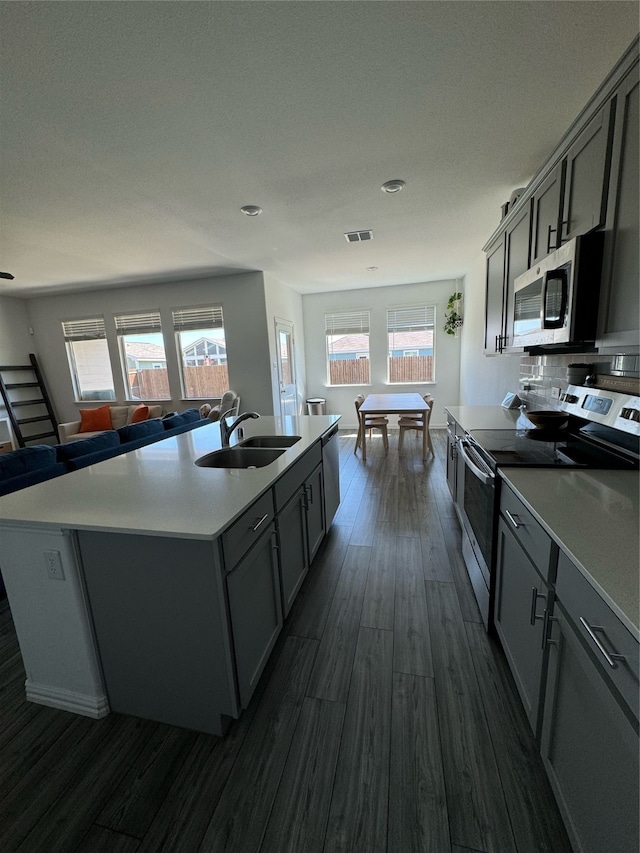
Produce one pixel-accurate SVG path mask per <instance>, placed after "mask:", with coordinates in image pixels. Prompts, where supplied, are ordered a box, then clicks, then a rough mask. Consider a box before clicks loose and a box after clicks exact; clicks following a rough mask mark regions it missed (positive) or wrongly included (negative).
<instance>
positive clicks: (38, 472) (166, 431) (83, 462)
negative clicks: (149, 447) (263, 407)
mask: <svg viewBox="0 0 640 853" xmlns="http://www.w3.org/2000/svg"><path fill="white" fill-rule="evenodd" d="M210 423H211V421H210V420H209V419H208V418H201V417H200V412H199V411H198V409H187V410H186V411H184V412H181V413H180V414H178V413H173V414H172V415H168V416H165V417H164V418H162V419H161V418H152V419H151V420H147V421H140V422H139V423H137V424H129V425H127V426H123V427H121V428H120V429H114V430H107V431H105V432H101V433H99V434H98V435H94V436H92V437H91V438H84V439H80V440H79V441H71V442H68V443H65V444H56V445H49V444H38V445H34V446H32V447H22V448H20V449H19V450H13V451H11V452H10V453H5V454H2V455H0V496H2V495H8V494H10V493H11V492H17V491H18V490H19V489H26V488H27V486H34V485H36V484H37V483H42V482H44V481H45V480H51V479H52V478H53V477H59V476H60V475H61V474H67V473H68V472H69V471H78V470H79V469H80V468H86V467H87V466H89V465H95V464H96V463H97V462H102V461H103V460H104V459H111V458H112V457H113V456H120V454H122V453H127V452H128V451H129V450H137V449H138V448H139V447H144V446H145V445H146V444H151V443H152V442H154V441H160V440H161V439H163V438H168V437H169V436H172V435H178V434H179V433H181V432H187V431H188V430H191V429H196V428H197V427H201V426H205V424H210Z"/></svg>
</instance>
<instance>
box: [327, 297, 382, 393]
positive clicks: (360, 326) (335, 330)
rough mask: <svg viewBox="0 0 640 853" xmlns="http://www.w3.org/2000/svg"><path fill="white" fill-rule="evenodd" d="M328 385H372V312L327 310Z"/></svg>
mask: <svg viewBox="0 0 640 853" xmlns="http://www.w3.org/2000/svg"><path fill="white" fill-rule="evenodd" d="M325 330H326V336H327V374H328V384H329V385H369V384H370V383H371V370H370V361H369V312H368V311H342V312H340V313H335V314H325Z"/></svg>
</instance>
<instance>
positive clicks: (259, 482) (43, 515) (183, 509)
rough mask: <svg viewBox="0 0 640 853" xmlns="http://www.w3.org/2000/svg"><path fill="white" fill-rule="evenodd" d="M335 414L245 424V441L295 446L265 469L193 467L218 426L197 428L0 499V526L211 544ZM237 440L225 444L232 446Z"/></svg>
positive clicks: (214, 441)
mask: <svg viewBox="0 0 640 853" xmlns="http://www.w3.org/2000/svg"><path fill="white" fill-rule="evenodd" d="M339 419H340V418H339V416H338V415H310V416H309V415H300V416H292V417H286V418H281V417H266V416H263V417H260V418H258V419H255V420H247V421H244V422H243V424H242V427H243V428H244V436H245V438H249V437H250V436H252V435H299V436H301V440H300V441H299V442H297V443H296V444H294V445H293V447H290V448H288V449H287V450H286V451H285V452H284V453H283V454H282V456H280V457H279V458H278V459H276V461H275V462H273V463H271V464H270V465H267V466H265V467H264V468H256V469H251V470H245V469H218V468H200V467H198V466H196V465H195V464H194V462H195V460H196V459H198V458H199V457H200V456H204V455H205V454H206V453H210V452H211V451H212V450H216V449H218V448H220V446H221V443H220V425H219V424H217V423H214V424H208V425H207V426H203V427H198V428H196V429H193V430H190V431H189V432H185V433H182V434H181V435H176V436H172V437H171V438H165V439H163V440H161V441H157V442H154V443H152V444H149V445H147V446H146V447H142V448H140V449H139V450H133V451H129V452H128V453H125V454H123V455H122V456H116V457H114V458H113V459H107V460H105V461H103V462H99V463H98V464H97V465H92V466H90V467H88V468H84V469H82V470H80V471H73V472H71V473H68V474H63V475H62V476H61V477H56V478H54V479H53V480H47V481H46V482H44V483H40V484H38V485H35V486H31V487H29V488H27V489H22V490H21V491H19V492H14V493H13V494H10V495H6V496H4V497H0V527H1V526H2V525H3V524H10V525H11V526H15V525H30V526H33V525H34V524H35V525H38V526H46V527H55V528H58V529H72V530H104V531H115V532H121V533H137V534H143V535H161V536H176V537H182V538H189V539H214V538H216V537H217V536H218V535H219V534H220V533H221V532H222V531H223V530H224V529H225V528H226V527H228V526H229V524H231V522H232V521H234V519H235V518H237V517H238V516H239V515H240V514H241V513H242V511H243V510H244V509H246V507H247V506H248V505H249V504H251V503H252V502H253V501H254V500H255V499H256V498H257V497H258V496H259V495H261V494H262V493H263V492H264V491H266V489H268V488H269V487H270V486H271V485H272V484H273V483H274V482H275V480H277V479H278V477H279V476H280V475H281V474H282V473H283V472H284V471H285V470H286V469H287V468H288V467H289V465H291V464H292V463H293V462H295V461H296V459H299V458H300V456H302V455H303V454H304V452H305V451H306V450H308V449H309V447H310V446H311V445H312V444H314V443H315V442H316V441H317V440H318V439H319V438H320V437H321V436H322V435H323V433H325V432H326V431H327V430H328V429H330V428H331V426H332V425H333V424H334V423H336V422H337V421H338V420H339ZM237 440H238V439H237V433H235V432H234V433H233V434H232V436H231V444H232V445H233V444H235V443H236V442H237Z"/></svg>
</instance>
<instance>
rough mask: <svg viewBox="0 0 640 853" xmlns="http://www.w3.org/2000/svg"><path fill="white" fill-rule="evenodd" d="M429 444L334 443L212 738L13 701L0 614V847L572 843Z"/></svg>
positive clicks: (12, 660)
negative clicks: (317, 523) (356, 451)
mask: <svg viewBox="0 0 640 853" xmlns="http://www.w3.org/2000/svg"><path fill="white" fill-rule="evenodd" d="M433 438H434V444H435V447H436V459H435V460H432V461H430V462H427V463H423V462H422V460H421V459H420V452H419V448H418V443H417V441H416V439H415V437H414V438H410V437H407V439H406V442H405V452H404V454H403V456H402V457H399V456H398V451H397V434H391V436H390V447H389V453H388V455H387V456H385V455H384V454H383V453H382V449H381V447H380V446H379V445H380V441H379V439H375V438H374V440H373V441H372V444H371V445H370V447H371V452H370V454H368V455H369V458H368V460H367V464H366V466H364V465H363V464H362V462H361V460H360V456H358V457H356V456H354V455H353V452H352V451H353V444H354V437H353V435H351V434H349V433H346V432H345V433H341V439H340V441H341V477H342V484H341V485H342V503H341V506H340V509H339V512H338V515H337V517H336V519H335V522H334V526H333V528H332V530H331V533H330V535H329V536H328V537H327V539H326V541H325V543H324V544H323V546H322V549H321V551H320V552H319V554H318V556H317V558H316V560H315V562H314V565H313V567H312V570H311V572H310V574H309V576H308V578H307V580H306V582H305V585H304V587H303V589H302V592H301V594H300V596H299V597H298V599H297V601H296V604H295V605H294V608H293V610H292V613H291V615H290V617H289V619H288V620H287V623H286V625H285V630H284V631H283V634H282V636H281V638H280V640H279V643H278V645H277V647H276V650H275V652H274V654H273V655H272V658H271V660H270V662H269V665H268V669H267V672H266V673H265V675H264V676H263V679H262V681H261V683H260V686H259V688H258V691H257V694H256V695H255V696H254V699H253V700H252V703H251V705H250V707H249V709H248V710H247V711H246V712H245V713H244V714H243V715H242V717H241V719H240V720H238V721H237V722H235V723H234V724H233V725H232V727H231V730H230V731H229V733H228V735H227V736H226V737H225V738H216V737H213V736H211V735H204V734H199V733H196V732H191V731H187V730H184V729H177V728H172V727H170V726H166V725H162V724H158V723H154V722H150V721H148V720H139V719H135V718H132V717H126V716H123V715H117V714H112V715H110V716H108V717H107V718H105V719H103V720H100V721H94V720H89V719H85V718H83V717H77V716H74V715H72V714H69V713H67V712H64V711H57V710H53V709H50V708H45V707H41V706H38V705H33V704H31V703H28V702H26V701H25V699H24V678H25V673H24V669H23V667H22V663H21V659H20V653H19V649H18V645H17V641H16V638H15V633H14V630H13V625H12V621H11V614H10V611H9V609H8V607H7V606H6V602H4V604H3V605H2V606H1V607H0V849H1V850H2V851H3V853H8V851H16V850H20V851H28V853H31V851H46V853H57V851H64V853H102V851H104V852H105V853H150V851H154V852H155V851H167V853H196V851H207V853H209V852H211V853H213V851H216V853H254V851H255V853H258V851H259V853H286V851H289V853H316V851H317V853H320V851H326V853H336V852H337V851H353V853H425V852H426V851H428V852H429V853H449V852H450V853H470V851H485V853H510V851H519V853H525V851H529V852H530V853H539V851H549V852H550V853H564V851H569V850H570V847H569V843H568V841H567V838H566V834H565V831H564V829H563V826H562V824H561V821H560V818H559V816H558V812H557V809H556V806H555V803H554V800H553V797H552V794H551V791H550V789H549V786H548V783H547V781H546V777H545V775H544V771H543V769H542V766H541V763H540V760H539V757H538V754H537V750H536V746H535V743H534V741H533V737H532V735H531V733H530V730H529V726H528V723H527V721H526V718H525V716H524V713H523V711H522V708H521V706H520V703H519V699H518V697H517V695H516V693H515V690H514V687H513V683H512V680H511V677H510V674H509V672H508V670H507V667H506V664H505V660H504V657H503V655H502V652H501V650H500V648H499V646H498V644H497V643H496V641H493V640H491V639H490V638H489V637H488V636H487V634H486V633H485V631H484V629H483V626H482V624H481V621H480V616H479V613H478V610H477V607H476V605H475V601H474V598H473V595H472V593H471V589H470V586H469V583H468V580H467V577H466V574H465V570H464V566H463V562H462V558H461V554H460V544H459V543H460V536H459V528H458V523H457V520H456V518H455V514H454V510H453V507H452V504H451V500H450V497H449V493H448V491H447V486H446V482H445V475H444V467H443V466H444V456H445V454H444V434H443V433H442V432H438V431H435V430H434V431H433Z"/></svg>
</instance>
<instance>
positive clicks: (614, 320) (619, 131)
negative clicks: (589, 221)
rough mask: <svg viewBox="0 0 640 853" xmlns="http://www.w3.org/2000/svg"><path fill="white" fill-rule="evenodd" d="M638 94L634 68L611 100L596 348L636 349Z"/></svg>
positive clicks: (639, 311) (638, 290) (639, 309)
mask: <svg viewBox="0 0 640 853" xmlns="http://www.w3.org/2000/svg"><path fill="white" fill-rule="evenodd" d="M638 91H639V86H638V67H637V66H636V67H635V68H634V69H633V70H632V71H631V72H630V73H629V74H628V75H627V77H626V78H625V79H624V80H623V82H622V85H621V86H620V89H619V91H618V95H617V98H616V115H615V129H614V135H613V139H614V144H613V151H612V157H611V172H610V180H609V201H608V205H607V218H606V230H605V246H604V262H603V275H602V292H601V299H600V312H599V320H600V328H599V336H598V338H599V339H598V342H597V343H598V346H600V347H606V346H612V347H616V348H619V347H625V348H626V347H629V346H631V347H637V346H638V343H639V338H640V334H639V332H638V317H639V315H640V305H639V299H638V297H639V293H640V288H638V272H639V271H638V255H639V254H640V239H639V217H638V197H639V195H640V193H639V191H638V187H639V175H638V162H639V158H640V152H639V150H638V127H639V126H640V118H639V114H638Z"/></svg>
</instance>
